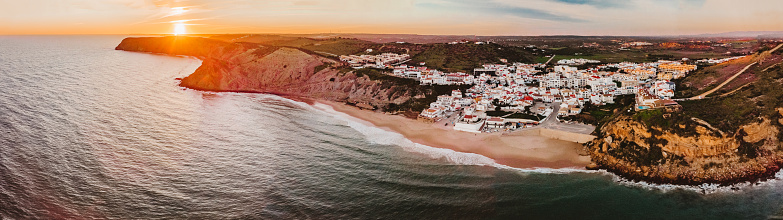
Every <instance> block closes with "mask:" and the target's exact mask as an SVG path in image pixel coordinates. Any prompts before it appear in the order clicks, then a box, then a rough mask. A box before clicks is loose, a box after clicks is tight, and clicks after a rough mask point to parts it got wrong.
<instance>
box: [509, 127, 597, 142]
mask: <svg viewBox="0 0 783 220" xmlns="http://www.w3.org/2000/svg"><path fill="white" fill-rule="evenodd" d="M520 134H526V135H538V136H541V137H546V138H551V139H555V140H561V141H569V142H574V143H580V144H584V143H588V142H590V141H593V140H594V139H595V138H596V136H593V135H589V134H581V133H573V132H567V131H561V130H554V129H548V128H534V129H530V130H524V131H520Z"/></svg>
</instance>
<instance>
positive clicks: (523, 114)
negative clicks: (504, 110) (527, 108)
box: [506, 113, 544, 121]
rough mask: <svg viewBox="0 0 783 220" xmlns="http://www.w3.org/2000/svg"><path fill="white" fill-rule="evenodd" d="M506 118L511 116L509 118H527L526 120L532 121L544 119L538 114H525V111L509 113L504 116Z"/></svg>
mask: <svg viewBox="0 0 783 220" xmlns="http://www.w3.org/2000/svg"><path fill="white" fill-rule="evenodd" d="M506 118H511V119H528V120H533V121H541V119H544V118H542V117H541V116H538V115H530V114H525V113H514V114H511V115H509V116H506Z"/></svg>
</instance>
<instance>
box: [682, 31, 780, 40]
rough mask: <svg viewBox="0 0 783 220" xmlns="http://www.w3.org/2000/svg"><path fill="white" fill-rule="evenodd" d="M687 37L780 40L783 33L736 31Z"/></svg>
mask: <svg viewBox="0 0 783 220" xmlns="http://www.w3.org/2000/svg"><path fill="white" fill-rule="evenodd" d="M687 37H704V38H714V37H720V38H746V37H752V38H756V37H768V38H769V37H771V38H780V37H783V31H734V32H725V33H715V34H698V35H688V36H687Z"/></svg>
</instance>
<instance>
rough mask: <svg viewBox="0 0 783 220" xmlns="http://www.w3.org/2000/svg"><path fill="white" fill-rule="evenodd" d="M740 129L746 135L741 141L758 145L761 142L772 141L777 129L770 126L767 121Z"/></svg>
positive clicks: (770, 123)
mask: <svg viewBox="0 0 783 220" xmlns="http://www.w3.org/2000/svg"><path fill="white" fill-rule="evenodd" d="M741 129H742V130H743V131H745V133H746V134H747V135H745V136H744V137H743V140H744V141H745V142H748V143H758V142H760V141H763V140H770V141H774V140H775V137H776V136H777V134H778V128H777V127H775V126H772V122H771V121H770V120H767V119H765V120H764V121H762V122H761V123H752V124H749V125H745V126H742V127H741Z"/></svg>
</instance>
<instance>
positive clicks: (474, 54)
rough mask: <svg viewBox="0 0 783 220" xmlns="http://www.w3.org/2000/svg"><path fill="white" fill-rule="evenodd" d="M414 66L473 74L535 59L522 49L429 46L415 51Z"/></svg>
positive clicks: (470, 44)
mask: <svg viewBox="0 0 783 220" xmlns="http://www.w3.org/2000/svg"><path fill="white" fill-rule="evenodd" d="M411 55H412V56H413V57H412V59H411V63H412V64H418V63H420V62H424V63H425V66H427V67H429V68H435V69H439V70H444V71H454V72H457V71H461V72H467V73H472V72H473V69H474V68H476V67H479V66H481V65H483V64H493V63H499V62H500V59H506V60H508V62H510V63H511V62H523V63H531V62H533V59H534V57H533V56H532V55H531V54H530V52H528V51H525V50H524V49H522V48H520V47H508V46H502V45H498V44H494V43H490V44H472V43H466V44H427V45H422V46H420V47H419V48H416V49H414V50H413V51H412V52H411Z"/></svg>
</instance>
